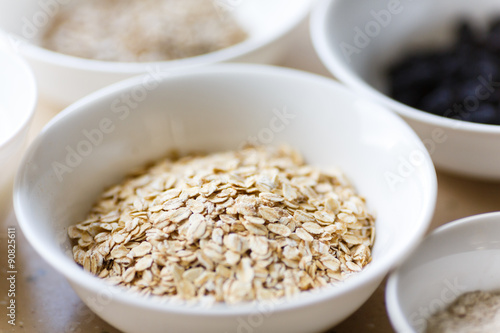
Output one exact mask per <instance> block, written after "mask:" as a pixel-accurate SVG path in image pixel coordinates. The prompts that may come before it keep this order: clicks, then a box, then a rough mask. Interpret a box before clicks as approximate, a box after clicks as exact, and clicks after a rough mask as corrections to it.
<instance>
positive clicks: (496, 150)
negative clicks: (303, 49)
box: [311, 0, 500, 180]
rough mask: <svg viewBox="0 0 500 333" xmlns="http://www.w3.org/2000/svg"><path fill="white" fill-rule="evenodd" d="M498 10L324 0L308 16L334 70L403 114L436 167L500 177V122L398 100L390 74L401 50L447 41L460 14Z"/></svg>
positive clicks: (452, 2) (446, 3) (479, 4)
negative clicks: (393, 96) (427, 109)
mask: <svg viewBox="0 0 500 333" xmlns="http://www.w3.org/2000/svg"><path fill="white" fill-rule="evenodd" d="M499 15H500V3H499V2H498V1H495V0H478V1H456V0H440V1H436V0H420V1H387V0H374V1H370V2H367V1H351V0H321V1H320V2H319V3H318V5H317V7H315V9H314V11H313V14H312V17H311V33H312V38H313V42H314V46H315V48H316V51H317V52H318V54H319V56H320V58H321V60H322V61H323V63H324V64H325V66H326V67H327V68H328V69H329V70H330V71H331V73H332V74H333V75H334V76H335V77H337V78H338V79H339V80H340V81H342V82H344V83H345V84H347V85H348V86H349V87H351V88H353V89H354V90H355V91H357V92H359V93H360V94H362V95H363V96H365V97H367V98H370V99H371V100H374V101H376V102H378V103H380V104H382V105H385V106H386V107H388V108H389V109H391V110H394V111H396V112H397V113H398V114H400V115H401V116H402V117H403V118H404V119H405V120H406V121H407V122H408V124H410V126H411V127H412V128H413V129H414V130H415V131H416V132H417V134H418V135H419V136H420V138H421V139H422V140H423V141H424V144H425V145H426V147H427V149H428V150H429V152H430V154H431V156H432V159H433V161H434V163H435V164H436V166H437V167H438V168H442V169H444V170H447V171H450V172H453V173H457V174H462V175H466V176H471V177H476V178H484V179H494V180H500V126H497V125H484V124H475V123H471V122H467V121H459V120H454V119H448V118H444V117H440V116H436V115H433V114H430V113H427V112H424V111H421V110H417V109H414V108H412V107H409V106H407V105H404V104H402V103H400V102H397V101H395V100H393V99H391V98H390V97H388V96H387V87H388V84H387V75H386V73H385V72H386V70H387V67H388V66H389V65H390V64H392V63H393V62H394V61H395V60H396V59H398V58H400V57H402V56H403V54H406V53H408V52H412V51H413V52H415V50H421V49H426V48H427V47H430V48H431V49H435V48H436V47H439V46H440V45H445V44H447V43H448V44H449V43H450V42H451V41H452V40H453V36H454V31H455V28H456V26H457V23H458V22H459V20H460V19H462V18H464V17H465V18H469V19H470V20H471V21H475V22H478V23H482V24H485V23H486V22H488V21H489V20H490V19H491V18H492V17H495V16H499ZM484 79H485V80H488V78H484ZM480 85H481V81H478V86H480ZM488 89H491V87H488ZM471 97H472V98H474V97H475V96H471Z"/></svg>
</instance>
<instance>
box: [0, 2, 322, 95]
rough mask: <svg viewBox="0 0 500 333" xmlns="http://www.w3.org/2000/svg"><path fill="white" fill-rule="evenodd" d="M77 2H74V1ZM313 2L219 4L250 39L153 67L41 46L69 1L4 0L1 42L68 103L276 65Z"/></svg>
mask: <svg viewBox="0 0 500 333" xmlns="http://www.w3.org/2000/svg"><path fill="white" fill-rule="evenodd" d="M70 1H72V0H70ZM311 1H312V0H294V1H287V0H214V1H213V4H214V7H215V8H217V9H218V10H219V12H220V13H221V15H222V18H221V19H223V16H224V15H228V14H231V15H235V17H236V18H237V20H238V21H239V22H240V23H241V25H242V26H243V27H244V28H245V29H246V30H247V32H248V33H249V38H248V39H247V40H245V41H244V42H242V43H239V44H237V45H235V46H232V47H229V48H226V49H223V50H220V51H217V52H212V53H208V54H204V55H200V56H196V57H191V58H185V59H180V60H174V61H163V62H149V63H123V62H106V61H96V60H89V59H83V58H78V57H73V56H69V55H64V54H61V53H56V52H52V51H49V50H46V49H43V48H41V47H40V46H38V45H39V42H40V39H41V36H42V35H43V33H44V31H45V29H46V28H47V25H48V23H49V22H50V20H51V19H52V18H53V17H54V15H55V13H56V12H57V10H59V8H60V7H61V6H62V5H63V4H67V3H68V2H69V1H68V0H64V1H63V0H54V1H50V2H48V3H45V2H43V1H39V0H16V1H0V31H1V30H3V33H2V34H1V35H0V39H1V38H2V35H3V38H4V39H5V40H7V41H8V42H9V43H10V44H11V46H13V47H14V48H15V49H16V50H18V51H19V52H20V53H21V54H22V55H23V56H24V57H25V58H26V59H27V60H28V62H29V63H30V65H31V66H32V67H33V70H34V72H35V75H36V77H37V79H38V84H39V87H40V93H41V94H42V95H43V96H46V97H47V98H49V99H51V100H52V101H54V102H58V103H60V104H62V105H68V104H69V103H72V102H74V101H76V100H77V99H79V98H82V97H83V96H85V95H87V94H89V93H91V92H93V91H95V90H97V89H99V88H102V87H104V86H106V85H109V84H111V83H115V82H117V81H120V80H123V79H126V78H129V77H132V76H135V75H139V74H145V73H156V74H160V73H167V72H171V71H175V70H183V69H187V68H191V67H196V66H201V65H208V64H214V63H219V62H255V63H275V62H276V61H278V60H279V59H280V58H281V57H282V56H284V55H285V54H286V51H287V48H288V45H289V43H290V42H292V40H291V38H293V36H292V32H293V31H294V29H295V28H296V27H297V26H298V25H299V24H300V23H301V22H302V21H303V20H304V19H305V17H306V16H307V15H308V13H309V9H310V5H311Z"/></svg>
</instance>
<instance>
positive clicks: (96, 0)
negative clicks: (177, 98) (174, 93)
mask: <svg viewBox="0 0 500 333" xmlns="http://www.w3.org/2000/svg"><path fill="white" fill-rule="evenodd" d="M66 2H67V1H66ZM219 14H220V13H218V12H217V7H216V5H215V2H214V1H212V0H182V1H180V0H75V1H71V2H70V3H69V4H67V5H65V6H62V7H61V9H60V10H59V11H58V13H57V15H55V17H54V19H53V20H52V21H51V24H50V25H49V27H48V29H47V30H46V32H45V34H44V36H43V38H42V46H43V47H45V48H47V49H49V50H53V51H56V52H60V53H64V54H69V55H72V56H77V57H81V58H89V59H96V60H104V61H122V62H148V61H163V60H173V59H181V58H188V57H193V56H198V55H201V54H205V53H210V52H214V51H217V50H220V49H223V48H226V47H229V46H232V45H234V44H237V43H240V42H242V41H243V40H245V39H246V38H247V37H248V36H247V33H246V32H245V31H244V30H243V29H242V28H241V26H240V25H239V23H238V22H237V21H236V19H235V18H234V17H233V16H231V15H227V14H228V13H226V12H225V13H224V14H225V15H223V16H220V15H219Z"/></svg>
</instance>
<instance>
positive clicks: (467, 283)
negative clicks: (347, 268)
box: [386, 212, 500, 333]
mask: <svg viewBox="0 0 500 333" xmlns="http://www.w3.org/2000/svg"><path fill="white" fill-rule="evenodd" d="M499 234H500V212H496V213H489V214H482V215H476V216H471V217H467V218H464V219H461V220H458V221H456V222H453V223H449V224H446V225H444V226H442V227H441V228H438V229H437V230H435V231H434V232H433V233H432V234H431V235H430V236H429V237H427V239H425V241H424V242H423V243H422V244H421V245H420V246H419V247H418V248H417V250H416V251H415V252H414V253H413V254H412V255H411V256H410V258H408V259H407V260H406V261H405V263H404V264H403V265H402V266H401V267H400V268H399V269H398V270H397V271H395V272H394V273H393V274H392V275H391V277H390V279H389V281H388V283H387V287H386V304H387V312H388V313H389V317H390V319H391V323H392V325H393V327H394V329H395V330H396V331H397V332H401V333H410V332H423V331H424V329H425V327H426V323H427V319H428V317H429V315H431V314H433V313H434V312H436V311H438V310H441V309H443V308H445V307H446V306H447V305H449V304H450V303H451V302H453V301H454V300H455V299H456V298H457V297H458V296H460V295H461V294H463V293H465V292H470V291H476V290H485V291H497V290H500V266H499V265H498V264H497V263H498V261H499V260H500V239H499V237H498V235H499Z"/></svg>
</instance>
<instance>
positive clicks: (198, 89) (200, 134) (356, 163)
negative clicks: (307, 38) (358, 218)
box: [14, 64, 437, 333]
mask: <svg viewBox="0 0 500 333" xmlns="http://www.w3.org/2000/svg"><path fill="white" fill-rule="evenodd" d="M155 85H156V88H153V86H155ZM146 87H150V88H151V89H148V88H146ZM138 92H143V98H142V99H141V100H140V101H139V100H137V101H135V102H134V104H132V106H127V104H126V102H125V101H124V96H133V95H134V94H137V93H138ZM379 108H380V107H378V106H376V105H372V104H371V103H367V102H365V101H363V100H361V99H359V98H358V97H357V96H355V95H354V94H353V93H351V92H350V91H349V90H347V89H346V88H345V87H342V86H341V85H340V84H338V83H336V82H334V81H332V80H330V79H327V78H324V77H321V76H317V75H313V74H309V73H305V72H300V71H295V70H290V69H284V68H278V67H270V66H262V65H240V64H232V65H229V64H226V65H217V66H212V67H205V68H200V69H197V70H191V71H186V72H185V73H183V74H173V75H168V76H164V77H162V78H161V80H159V81H155V80H151V78H148V77H138V78H133V79H130V80H127V81H125V82H121V83H118V84H116V85H113V86H111V87H108V88H105V89H104V90H101V91H99V92H97V93H95V94H92V95H91V96H89V97H86V98H85V99H83V100H80V101H78V102H77V103H75V104H73V105H72V106H70V107H69V108H68V109H66V110H65V111H63V112H62V113H60V114H59V115H58V116H56V117H55V119H53V120H52V121H51V122H50V124H48V125H47V127H45V129H44V130H43V131H42V133H41V134H40V136H39V137H38V138H37V140H36V141H35V142H34V143H33V145H32V146H31V148H30V150H29V152H28V153H27V155H26V156H25V158H24V162H23V165H22V167H21V168H20V170H19V174H18V178H17V181H16V184H15V194H14V203H15V209H16V215H17V218H18V220H19V224H20V226H21V228H22V230H23V231H24V233H25V235H26V237H27V239H28V240H29V242H30V243H31V244H32V245H33V247H34V248H35V249H36V251H38V253H40V255H41V256H42V257H43V258H44V259H45V260H47V261H48V262H49V263H50V264H51V265H52V266H53V267H54V268H55V269H57V270H58V271H59V272H60V273H61V274H63V275H64V276H65V277H66V278H67V279H68V281H69V282H70V284H71V285H72V286H73V288H74V289H75V291H76V292H77V293H78V294H79V295H80V297H82V300H83V301H84V302H85V303H86V304H87V305H88V306H89V307H90V308H91V309H92V310H94V311H95V312H96V313H97V314H98V315H99V316H101V317H102V318H103V319H104V320H106V321H108V322H109V323H110V324H112V325H114V326H116V327H117V328H119V329H121V330H123V331H125V332H151V333H154V332H163V331H164V329H165V327H169V328H170V329H171V330H172V331H173V332H199V331H203V332H214V333H215V332H235V331H237V330H242V331H244V330H245V329H248V327H246V328H242V327H243V326H245V325H247V326H248V325H250V326H249V327H250V329H252V330H253V331H254V332H284V331H286V332H301V333H303V332H318V331H322V330H325V329H327V328H329V327H331V326H333V325H335V324H337V323H339V322H340V321H342V320H343V319H345V318H346V317H347V316H349V315H350V314H351V313H353V312H354V311H355V310H356V309H357V308H358V307H359V306H361V305H362V304H363V303H364V301H366V299H367V298H368V297H369V296H370V295H371V294H372V292H373V291H374V290H375V289H376V288H377V286H378V285H379V284H380V282H381V281H382V279H383V278H384V276H385V274H386V273H387V272H388V271H389V270H390V269H391V267H393V266H394V265H396V264H397V263H398V262H400V261H401V260H402V259H403V258H404V257H405V256H406V255H407V254H409V252H410V251H411V250H412V249H413V248H414V247H416V246H417V244H418V242H419V241H420V239H421V237H422V236H423V234H424V232H425V231H426V229H427V227H428V225H429V223H430V220H431V217H432V214H433V211H434V205H435V200H436V186H437V184H436V175H435V171H434V168H433V165H432V162H431V160H430V157H429V155H428V154H427V151H426V150H425V147H424V146H423V145H422V143H421V141H420V140H419V139H418V137H417V135H416V134H415V133H414V132H413V131H412V130H411V129H410V127H409V126H408V125H406V124H405V123H404V122H403V121H402V120H401V119H399V118H398V117H397V116H396V115H394V114H393V113H391V112H390V111H388V110H385V109H383V108H380V109H379ZM375 109H377V110H375ZM92 133H93V134H92ZM91 138H92V139H91ZM248 140H250V141H255V142H256V143H260V144H279V143H288V144H290V145H291V146H293V147H296V148H297V149H299V150H300V151H301V152H302V153H303V154H304V156H305V158H306V159H307V160H308V161H309V162H310V163H311V164H315V165H318V166H325V167H326V166H338V167H340V168H341V169H343V170H345V172H346V174H347V176H348V177H349V178H350V179H351V180H352V181H353V183H354V185H355V186H356V188H357V189H358V191H359V192H360V193H361V194H363V195H364V196H366V197H367V201H368V205H369V207H370V208H371V209H372V210H373V211H375V212H376V214H377V216H378V218H377V221H376V225H377V239H376V244H375V248H374V251H373V256H374V257H373V261H372V263H371V264H370V265H369V266H368V267H367V268H366V270H364V271H363V272H361V273H360V274H359V275H357V276H355V277H353V278H352V279H350V280H348V281H346V282H345V284H343V285H341V286H338V287H335V288H329V289H324V290H322V291H321V292H320V293H311V294H304V295H301V297H299V298H298V299H296V300H293V301H290V302H286V303H283V302H279V303H278V304H273V305H272V306H270V307H269V306H267V307H266V306H262V305H255V304H254V305H241V306H233V307H228V306H224V305H220V306H217V307H215V308H208V309H206V308H200V307H190V306H185V305H173V304H159V303H157V302H155V301H153V300H151V299H145V298H141V297H137V296H135V295H130V294H128V293H125V292H123V291H122V290H120V289H116V288H113V287H108V286H107V285H106V284H104V283H103V281H102V280H100V279H98V278H96V277H93V276H91V275H90V274H88V273H86V272H84V271H83V270H82V269H81V268H80V267H79V266H78V265H76V264H75V263H74V261H73V259H72V257H71V255H70V254H68V253H69V251H70V249H71V246H70V244H69V241H68V237H67V235H66V230H67V227H68V226H69V225H71V224H73V223H75V222H76V221H78V220H79V219H81V218H83V217H85V215H86V214H87V212H88V210H89V209H90V207H91V205H92V203H93V202H94V200H95V199H96V197H97V195H98V194H99V193H100V192H101V191H102V190H103V189H104V188H105V187H107V186H110V185H112V184H114V183H116V182H117V181H119V180H120V179H121V178H122V177H123V176H124V175H125V174H126V173H127V172H129V171H130V170H131V169H133V168H134V167H136V166H139V165H142V164H144V163H145V162H146V161H151V160H154V159H158V158H160V157H162V156H164V155H165V154H166V152H167V151H169V150H170V149H172V148H177V149H178V150H179V151H180V152H186V151H192V150H196V151H200V150H201V151H207V152H210V151H220V150H225V149H236V148H238V147H239V146H240V145H241V144H242V143H244V142H245V141H248ZM410 161H411V162H410ZM408 167H409V168H410V169H411V170H410V171H409V172H408V173H405V174H403V172H404V171H405V170H407V169H406V168H408ZM96 300H98V301H97V303H96ZM99 300H100V301H99Z"/></svg>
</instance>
